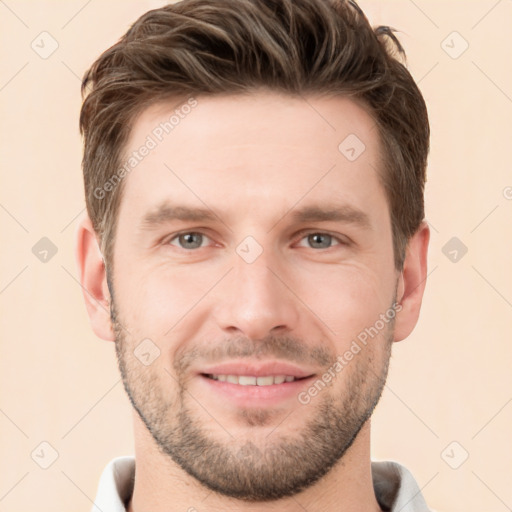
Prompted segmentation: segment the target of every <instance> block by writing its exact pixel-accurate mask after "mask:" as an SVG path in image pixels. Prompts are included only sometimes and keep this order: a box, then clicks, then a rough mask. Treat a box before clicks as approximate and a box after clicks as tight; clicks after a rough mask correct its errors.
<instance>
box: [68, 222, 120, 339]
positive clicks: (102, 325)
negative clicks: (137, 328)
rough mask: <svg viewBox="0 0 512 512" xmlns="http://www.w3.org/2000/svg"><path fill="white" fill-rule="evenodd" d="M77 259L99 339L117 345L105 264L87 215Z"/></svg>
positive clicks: (79, 231) (79, 232) (78, 241)
mask: <svg viewBox="0 0 512 512" xmlns="http://www.w3.org/2000/svg"><path fill="white" fill-rule="evenodd" d="M75 256H76V259H77V263H78V270H79V274H80V283H81V285H82V293H83V296H84V299H85V306H86V308H87V313H88V315H89V320H90V322H91V327H92V330H93V331H94V333H95V334H96V336H98V337H100V338H102V339H104V340H107V341H114V340H115V335H114V331H113V329H112V322H111V320H110V293H109V290H108V286H107V274H106V271H105V263H104V261H103V256H102V254H101V251H100V248H99V245H98V241H97V238H96V233H95V231H94V228H93V227H92V222H91V221H90V219H89V217H88V216H87V215H85V216H84V217H82V220H81V221H80V223H79V225H78V229H77V232H76V245H75Z"/></svg>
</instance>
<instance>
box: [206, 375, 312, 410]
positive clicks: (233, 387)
mask: <svg viewBox="0 0 512 512" xmlns="http://www.w3.org/2000/svg"><path fill="white" fill-rule="evenodd" d="M199 377H200V380H201V381H202V382H203V383H204V385H205V386H207V388H208V389H209V390H210V391H212V392H214V393H216V394H219V395H222V396H225V397H227V398H228V399H229V400H230V401H231V402H233V403H234V404H235V405H236V406H239V407H245V406H251V405H252V406H259V407H262V406H272V405H279V404H282V402H283V401H286V400H290V399H297V396H298V395H299V393H300V392H301V391H302V390H303V389H304V388H305V387H307V386H309V385H310V384H311V382H312V381H313V379H314V375H313V376H311V377H307V378H305V379H300V380H294V381H292V382H283V383H282V384H270V385H269V386H254V385H252V386H242V385H240V384H233V383H231V382H226V381H220V380H214V379H210V378H209V377H206V376H204V375H200V376H199Z"/></svg>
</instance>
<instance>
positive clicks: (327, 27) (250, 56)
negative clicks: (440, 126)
mask: <svg viewBox="0 0 512 512" xmlns="http://www.w3.org/2000/svg"><path fill="white" fill-rule="evenodd" d="M396 53H398V54H404V52H403V48H402V47H401V45H400V43H399V42H398V40H397V39H396V37H395V35H394V33H393V30H392V29H390V28H388V27H382V26H380V27H377V28H375V29H374V28H372V27H371V26H370V24H369V22H368V20H367V18H366V17H365V15H364V14H363V12H362V11H361V9H360V8H359V7H358V6H357V4H356V3H355V2H354V1H351V0H345V1H344V0H215V1H214V2H210V1H208V0H183V1H181V2H178V3H175V4H170V5H167V6H165V7H162V8H160V9H155V10H152V11H149V12H147V13H146V14H144V15H143V16H141V17H140V18H139V19H138V20H137V21H136V22H135V23H134V24H133V25H132V27H131V28H130V29H129V30H128V32H127V33H126V34H125V35H124V36H123V37H122V38H121V39H120V40H119V42H118V43H116V44H115V45H114V46H112V47H111V48H109V49H108V50H106V51H105V52H104V53H103V54H102V55H101V56H100V57H99V58H98V60H96V62H94V64H93V65H92V66H91V68H90V69H89V70H88V71H87V72H86V73H85V75H84V79H83V82H82V95H83V96H84V97H85V99H84V102H83V105H82V109H81V113H80V132H81V133H82V135H83V137H84V155H83V174H84V183H85V194H86V204H87V210H88V213H89V217H90V218H91V221H92V224H93V227H94V229H95V231H96V233H97V234H98V236H99V237H100V240H101V245H102V251H103V254H104V257H105V260H106V262H107V264H108V263H111V256H112V249H113V242H114V237H115V230H116V221H117V218H116V217H117V212H118V209H119V204H120V199H121V194H122V190H123V188H122V183H119V186H116V187H113V190H112V192H111V193H109V194H104V197H98V193H97V191H98V187H100V188H101V187H102V185H103V184H105V183H107V182H108V181H109V179H111V177H112V176H113V175H114V173H115V171H116V170H117V169H118V168H119V166H120V165H121V158H122V155H123V150H124V146H125V144H126V142H127V139H128V136H129V134H130V130H131V128H132V124H133V121H134V119H135V117H136V116H137V115H138V114H140V113H141V112H142V110H144V109H145V108H146V107H148V106H149V105H150V104H152V103H155V102H158V101H163V100H166V99H170V98H172V97H176V96H178V95H185V96H187V95H188V96H191V95H194V96H197V95H215V94H226V93H227V94H240V93H241V94H248V93H251V92H253V91H255V90H256V89H261V88H266V89H268V90H272V91H278V92H283V93H286V94H290V95H305V94H328V95H341V96H345V97H350V98H353V99H355V100H356V101H358V102H359V103H360V104H362V105H363V106H365V107H366V110H367V111H368V113H369V114H370V115H371V116H372V118H373V119H374V121H375V123H376V125H377V127H378V130H379V134H380V141H381V143H382V148H383V161H384V165H383V170H382V172H381V173H380V174H381V180H382V183H383V185H384V187H385V191H386V195H387V199H388V204H389V207H390V212H391V224H392V228H393V246H394V254H395V265H396V267H397V268H398V269H401V268H402V265H403V259H404V256H405V248H406V246H407V242H408V240H409V238H410V237H411V236H412V235H413V234H414V233H415V232H416V230H417V229H418V227H419V225H420V223H421V221H422V220H423V217H424V204H423V189H424V184H425V170H426V165H427V155H428V151H429V136H430V128H429V123H428V116H427V110H426V106H425V102H424V100H423V97H422V95H421V93H420V91H419V89H418V87H417V85H416V84H415V82H414V80H413V78H412V77H411V75H410V73H409V72H408V71H407V69H406V67H405V66H404V64H402V62H401V61H400V59H399V58H397V57H396ZM340 142H341V141H340Z"/></svg>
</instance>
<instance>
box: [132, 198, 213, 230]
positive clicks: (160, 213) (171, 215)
mask: <svg viewBox="0 0 512 512" xmlns="http://www.w3.org/2000/svg"><path fill="white" fill-rule="evenodd" d="M173 220H184V221H192V222H203V221H214V220H219V217H218V216H217V215H215V214H214V213H213V212H212V211H211V210H208V209H207V208H195V207H194V208H191V207H189V206H172V205H170V204H168V203H164V204H162V205H160V206H159V207H158V208H156V209H155V210H153V211H150V212H148V213H147V214H146V215H144V217H143V218H142V222H141V226H142V227H143V228H149V229H150V228H153V227H155V226H159V225H161V224H165V223H166V222H170V221H173Z"/></svg>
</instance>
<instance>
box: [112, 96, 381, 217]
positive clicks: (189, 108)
mask: <svg viewBox="0 0 512 512" xmlns="http://www.w3.org/2000/svg"><path fill="white" fill-rule="evenodd" d="M144 148H147V149H144ZM141 153H144V155H142V156H141ZM129 159H131V160H132V163H133V164H134V165H133V167H131V168H130V169H129V172H127V173H126V177H125V178H124V181H125V182H124V184H123V185H124V187H125V189H124V193H123V199H122V202H121V210H123V209H125V210H126V209H129V210H130V212H132V213H131V214H133V215H135V213H134V212H137V211H138V210H140V211H138V213H140V214H141V215H142V214H143V210H144V209H145V210H147V209H149V208H151V207H154V206H155V205H157V204H160V203H163V202H165V201H168V200H177V199H178V198H179V199H180V203H183V202H186V203H188V204H190V205H197V206H199V205H201V203H208V206H211V207H219V208H220V207H222V208H224V209H227V208H229V207H230V206H233V208H238V209H240V208H243V209H244V210H247V209H250V208H257V207H260V208H263V207H264V209H265V210H266V211H268V212H269V213H270V210H272V208H275V209H276V212H277V210H281V211H282V210H283V209H287V208H290V207H292V206H293V203H294V202H297V201H307V200H310V201H315V200H317V199H318V200H326V199H329V200H330V199H336V198H337V199H340V200H342V199H344V200H347V201H348V200H350V201H349V202H351V203H358V202H360V203H361V202H364V201H365V199H366V200H367V201H368V200H373V201H375V196H376V195H377V196H379V200H380V201H381V203H382V206H383V207H384V208H385V207H386V205H385V201H384V202H382V200H383V198H384V195H383V189H382V187H381V185H380V180H379V178H378V169H379V168H380V163H379V162H380V150H379V140H378V132H377V129H376V127H375V123H374V122H373V120H372V118H371V117H370V116H369V115H368V113H367V112H366V111H365V110H364V109H363V108H362V107H361V106H360V105H358V104H357V103H355V102H354V101H352V100H349V99H347V98H344V97H323V98H322V97H312V96H310V97H292V96H287V95H281V94H276V93H270V92H258V93H253V94H250V95H249V94H247V95H235V96H230V95H224V96H198V97H197V98H194V99H189V100H188V101H187V99H185V100H181V101H175V102H166V103H160V104H156V105H153V106H151V107H150V108H148V109H147V110H145V111H144V112H143V113H142V114H141V115H140V116H139V117H138V118H137V119H136V121H135V122H134V124H133V127H132V131H131V135H130V138H129V140H128V143H127V145H126V150H125V161H126V162H127V161H128V160H129ZM372 198H373V199H372ZM204 205H205V204H202V205H201V206H204ZM128 206H129V208H128ZM360 206H361V205H360Z"/></svg>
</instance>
